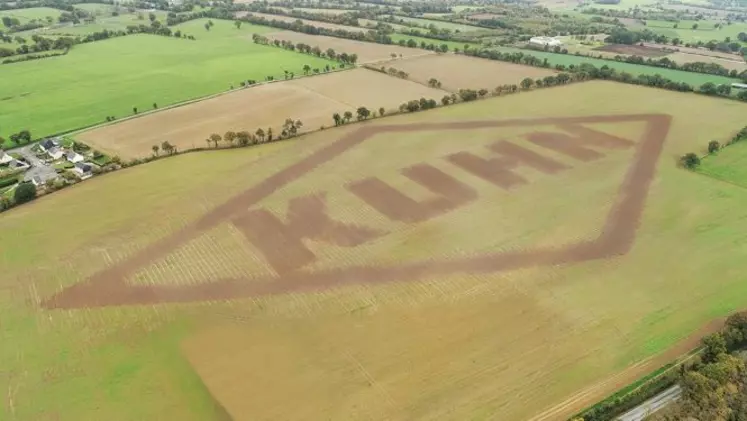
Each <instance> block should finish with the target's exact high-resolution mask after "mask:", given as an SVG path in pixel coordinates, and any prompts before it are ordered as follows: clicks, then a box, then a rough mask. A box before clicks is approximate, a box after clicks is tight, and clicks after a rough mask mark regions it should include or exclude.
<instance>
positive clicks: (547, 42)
mask: <svg viewBox="0 0 747 421" xmlns="http://www.w3.org/2000/svg"><path fill="white" fill-rule="evenodd" d="M529 43H530V44H534V45H539V46H542V47H544V46H548V47H560V46H561V45H563V43H562V42H561V41H560V40H559V39H556V38H553V37H532V38H531V39H529Z"/></svg>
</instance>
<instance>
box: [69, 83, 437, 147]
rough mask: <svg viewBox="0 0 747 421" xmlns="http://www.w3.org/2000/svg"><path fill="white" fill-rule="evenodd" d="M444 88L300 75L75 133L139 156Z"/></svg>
mask: <svg viewBox="0 0 747 421" xmlns="http://www.w3.org/2000/svg"><path fill="white" fill-rule="evenodd" d="M443 95H444V92H443V91H441V90H437V89H431V88H428V87H425V86H422V85H420V84H417V83H412V82H408V81H406V80H402V79H398V78H393V77H389V76H387V75H384V74H381V73H378V72H372V71H370V70H366V69H353V70H346V71H339V72H334V73H330V74H325V75H319V76H311V77H299V78H296V79H294V80H288V81H283V82H279V83H268V84H263V85H260V86H254V87H251V88H246V89H239V90H236V91H233V92H230V93H227V94H225V95H220V96H216V97H213V98H209V99H205V100H202V101H197V102H193V103H191V104H187V105H184V106H180V107H176V108H171V109H168V110H162V111H159V112H155V113H152V114H147V115H143V116H140V117H137V118H133V119H129V120H124V121H121V122H118V123H116V124H111V125H107V126H102V127H99V128H95V129H92V130H89V131H86V132H84V133H81V134H79V135H78V136H77V137H79V138H80V140H81V141H83V142H86V143H87V144H89V145H92V146H95V147H96V148H97V149H100V150H103V151H106V152H109V153H111V154H113V155H119V156H121V157H142V156H148V155H150V154H151V153H152V151H151V147H152V145H160V144H161V143H162V142H164V141H168V142H169V143H171V144H172V145H175V146H177V147H178V148H179V150H182V151H183V150H186V149H193V148H200V147H202V148H205V147H208V145H207V143H206V142H205V139H206V138H207V137H208V136H210V135H211V134H212V133H218V134H221V135H222V134H223V133H225V132H226V131H227V130H232V131H235V132H239V131H242V130H247V131H249V132H250V133H254V132H255V131H256V130H257V128H259V127H262V128H263V129H265V130H267V128H268V127H271V128H272V130H273V131H274V132H275V133H280V131H281V127H280V126H281V125H282V124H283V122H284V121H285V119H286V118H293V119H300V120H301V121H303V123H304V127H303V129H302V130H303V131H305V130H316V129H318V128H319V127H320V126H322V125H324V126H331V125H332V124H334V123H333V121H332V114H333V113H340V114H342V113H343V112H345V111H352V112H353V114H355V110H356V108H357V107H360V106H366V107H368V109H370V110H371V111H375V110H378V109H379V108H382V107H383V108H384V109H385V110H387V111H389V110H392V109H396V108H397V107H398V106H399V104H401V103H402V102H404V101H408V100H411V99H416V98H421V97H425V98H433V99H436V100H438V99H440V98H441V97H442V96H443Z"/></svg>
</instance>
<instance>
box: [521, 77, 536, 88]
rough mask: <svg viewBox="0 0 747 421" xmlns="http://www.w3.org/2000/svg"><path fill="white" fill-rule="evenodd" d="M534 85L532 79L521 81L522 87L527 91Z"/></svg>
mask: <svg viewBox="0 0 747 421" xmlns="http://www.w3.org/2000/svg"><path fill="white" fill-rule="evenodd" d="M532 85H534V81H533V80H532V79H531V78H525V79H524V80H522V81H521V87H522V88H523V89H525V90H527V89H529V88H531V87H532Z"/></svg>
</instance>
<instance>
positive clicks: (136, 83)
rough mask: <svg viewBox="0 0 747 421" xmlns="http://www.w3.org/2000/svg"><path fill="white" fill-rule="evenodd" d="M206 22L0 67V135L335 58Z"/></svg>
mask: <svg viewBox="0 0 747 421" xmlns="http://www.w3.org/2000/svg"><path fill="white" fill-rule="evenodd" d="M205 22H206V20H197V21H191V22H188V23H185V24H183V25H180V26H178V27H176V28H174V29H180V30H182V31H183V32H186V33H189V34H193V35H194V36H195V37H196V38H197V41H190V40H184V39H175V38H169V37H162V36H155V35H131V36H126V37H121V38H115V39H110V40H106V41H101V42H95V43H90V44H84V45H79V46H76V47H75V48H74V49H73V50H72V51H71V52H70V54H68V55H66V56H63V57H55V58H51V59H45V60H35V61H30V62H24V63H17V64H11V65H5V66H2V68H1V69H0V72H2V74H3V77H1V78H0V92H2V96H3V97H7V98H10V99H6V100H4V101H0V136H3V137H5V138H7V136H8V134H10V133H15V132H17V131H19V130H22V129H26V128H28V129H30V130H31V131H32V134H33V135H34V136H35V137H37V138H38V137H41V136H44V135H49V134H52V133H57V132H61V131H67V130H73V129H76V128H80V127H84V126H88V125H92V124H97V123H103V122H104V121H105V118H106V117H107V116H115V117H117V118H122V117H126V116H129V115H132V113H133V111H132V108H133V107H137V108H138V109H139V110H140V111H146V110H150V109H152V108H153V107H152V104H153V103H157V104H158V106H159V107H163V106H166V105H169V104H173V103H176V102H180V101H184V100H187V99H191V98H196V97H201V96H205V95H209V94H213V93H217V92H222V91H226V90H228V89H229V88H230V87H231V86H232V85H233V86H235V87H238V86H239V82H240V81H241V80H247V79H255V80H260V81H261V80H264V79H265V77H266V76H269V75H272V76H275V77H281V76H282V75H283V71H284V70H288V71H293V72H295V73H297V74H301V73H302V69H303V66H304V65H306V64H308V65H310V66H312V67H320V68H322V67H324V66H325V65H327V64H336V63H331V62H329V61H326V60H323V59H319V58H316V57H311V56H308V55H305V54H299V53H294V52H290V51H286V50H283V49H280V48H275V47H269V46H262V45H256V44H254V43H252V42H251V34H252V33H255V32H268V31H270V30H272V28H266V27H258V26H253V25H248V24H245V25H243V26H242V27H241V29H240V30H238V29H236V28H235V27H234V25H233V22H231V21H219V20H213V22H215V26H214V27H213V28H212V29H211V30H210V31H209V32H208V31H206V30H205V28H204V27H203V25H204V23H205Z"/></svg>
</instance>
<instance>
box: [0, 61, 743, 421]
mask: <svg viewBox="0 0 747 421" xmlns="http://www.w3.org/2000/svg"><path fill="white" fill-rule="evenodd" d="M347 73H352V72H346V73H345V74H347ZM342 74H343V73H341V74H340V75H342ZM324 78H326V76H325V77H319V78H309V79H304V80H303V81H304V82H306V81H308V82H309V83H311V82H313V81H315V80H317V81H318V80H323V79H324ZM297 82H301V81H300V80H299V81H297ZM403 83H405V82H403ZM331 86H332V84H330V88H329V89H331ZM364 87H366V88H368V89H370V90H374V89H375V86H371V87H367V86H365V85H364ZM346 95H349V97H350V98H352V99H347V100H345V101H355V98H357V97H358V96H360V95H361V94H360V92H356V91H354V90H352V89H348V90H347V92H346ZM377 95H383V94H379V93H377ZM569 98H570V99H571V100H569ZM353 103H354V104H357V101H355V102H353ZM746 113H747V104H742V103H737V102H733V101H726V100H723V99H717V98H708V97H703V96H696V95H692V94H682V93H675V92H669V91H664V90H658V89H651V88H644V87H640V86H631V85H623V84H617V83H613V82H602V81H593V82H588V83H580V84H575V85H570V86H566V87H559V88H553V89H543V90H536V91H532V92H528V93H520V94H517V95H511V96H507V97H503V98H494V99H489V100H485V101H475V102H472V103H468V104H463V105H457V106H453V107H447V108H439V109H437V110H433V111H428V112H420V113H415V114H407V115H400V116H396V117H392V118H387V119H379V120H374V121H371V122H368V123H364V124H360V125H350V126H345V127H342V128H337V129H329V130H324V131H321V132H317V133H314V134H311V135H308V136H303V137H300V138H298V139H295V140H291V141H288V142H279V143H274V144H271V145H265V146H260V147H255V148H247V149H238V150H227V151H217V152H209V153H208V152H205V153H195V154H188V155H184V156H181V157H177V158H173V159H166V160H162V161H159V162H156V163H152V164H146V165H142V166H138V167H135V168H131V169H127V170H124V171H121V172H118V173H114V174H110V175H107V176H104V177H99V178H94V179H93V180H90V181H87V182H85V183H82V184H80V185H77V186H75V187H72V188H68V189H65V190H63V191H61V192H58V193H55V194H53V195H50V196H47V197H44V198H42V199H40V200H38V201H36V202H34V203H32V204H29V205H24V206H21V207H19V208H17V209H14V210H12V211H10V212H8V213H5V214H3V216H2V218H0V232H2V233H3V241H2V242H0V273H2V274H3V275H2V276H0V291H2V293H1V294H0V320H2V326H3V329H0V343H2V344H3V345H4V346H1V347H0V361H3V374H4V375H3V376H0V390H2V391H4V392H3V393H4V395H3V402H4V403H5V402H9V400H7V399H8V397H10V398H11V400H12V403H13V404H12V405H7V404H5V405H0V419H3V420H5V419H8V420H18V421H27V420H28V421H31V420H33V421H36V420H44V419H55V420H58V421H80V420H159V419H175V420H180V421H221V420H226V419H234V420H236V421H245V420H252V421H256V420H283V421H295V420H304V421H306V420H320V419H324V420H331V421H364V420H392V421H425V420H436V419H437V420H445V421H463V420H477V419H482V420H487V419H494V420H511V421H514V420H517V421H523V420H528V419H533V420H535V421H539V420H542V421H555V420H563V419H567V417H568V416H569V415H571V414H572V413H573V412H575V411H576V410H577V409H580V408H581V407H583V406H586V405H588V404H589V403H592V402H595V401H596V400H597V399H599V398H600V397H602V396H605V395H606V394H608V393H610V392H611V391H613V390H615V389H616V388H617V387H619V386H620V385H623V384H627V383H628V382H630V381H631V380H633V379H635V378H636V377H638V376H640V375H642V374H643V373H646V372H647V371H649V370H653V369H655V368H657V367H658V366H659V365H660V364H662V362H663V361H668V359H669V358H671V357H672V356H673V355H672V354H671V352H670V351H668V350H671V349H673V348H672V347H673V346H674V345H675V344H678V343H680V341H681V340H682V339H684V338H690V340H689V343H696V341H697V338H696V337H693V338H691V337H690V335H691V334H692V333H693V332H696V331H698V329H699V328H700V327H701V326H703V325H705V324H706V323H707V322H708V321H710V320H712V319H714V318H717V317H722V316H724V315H726V314H728V313H729V312H731V311H734V310H736V309H741V308H744V307H745V301H746V300H745V297H746V296H747V282H746V281H747V279H745V275H744V261H745V259H747V250H746V249H745V247H744V246H743V245H744V232H746V231H747V189H745V188H743V187H741V186H737V185H734V184H730V183H723V182H719V181H716V180H713V179H712V178H710V177H703V176H701V175H699V174H695V173H692V172H689V171H685V170H683V169H680V168H678V167H677V166H676V160H677V157H679V156H680V155H682V154H683V153H686V152H690V151H697V150H700V149H701V148H703V147H704V146H705V145H706V144H707V142H708V141H709V140H714V139H715V140H720V141H724V140H725V139H727V138H729V137H730V136H731V135H732V134H733V133H734V131H736V130H738V129H739V128H741V127H742V126H744V124H745V121H744V116H745V115H746ZM703 115H707V116H709V118H702V116H703ZM133 121H136V120H133ZM470 122H483V123H480V124H482V125H477V124H470ZM452 123H455V124H452ZM362 135H368V136H369V137H367V138H362V137H361V136H362ZM543 139H544V141H543ZM548 139H549V140H553V139H554V140H555V142H550V143H548V142H546V141H547V140H548ZM582 141H583V142H590V143H584V144H583V146H581V144H580V142H582ZM543 142H544V143H543ZM512 145H513V146H512ZM543 145H544V146H543ZM553 145H555V146H558V145H570V146H571V147H569V148H564V147H558V148H553V147H552V146H553ZM572 146H576V147H575V148H573V147H572ZM730 152H731V151H729V150H725V151H723V154H724V157H726V156H727V155H726V154H728V153H730ZM504 155H508V156H512V157H514V158H512V159H510V160H501V159H500V157H501V156H504ZM720 157H721V156H720V155H719V156H718V157H716V158H720ZM494 158H497V159H494ZM517 160H518V161H517ZM516 162H518V164H517V165H516V166H514V165H512V163H516ZM496 170H500V171H496ZM511 181H512V182H513V184H512V185H513V187H511V188H509V187H507V186H508V184H507V183H509V182H511ZM326 218H329V219H326ZM330 220H331V221H337V223H331V222H329V221H330ZM71 230H72V231H73V232H74V234H70V232H71ZM280 233H284V234H288V235H287V236H285V237H283V236H281V234H280ZM290 234H298V235H299V236H300V237H294V236H291V235H290ZM51 239H54V241H51ZM294 239H298V241H299V242H302V243H301V245H300V246H299V243H298V242H296V241H295V240H294ZM275 240H277V242H275ZM283 240H288V242H282V241H283ZM273 245H277V246H278V247H277V248H275V247H273ZM574 246H577V247H578V248H575V249H574V248H573V247H574ZM613 246H614V247H613ZM610 247H612V248H611V249H610ZM554 250H555V251H563V252H562V253H561V254H557V253H555V252H554ZM600 251H602V252H604V253H601V252H600ZM571 252H574V253H575V252H579V253H580V254H573V256H575V257H574V258H575V259H577V260H562V259H560V260H558V259H559V256H560V257H563V256H565V257H568V256H569V255H571V254H572V253H571ZM546 253H547V254H546ZM506 265H508V266H506ZM392 268H395V269H397V268H400V269H397V270H394V271H393V270H392ZM402 268H404V269H402ZM289 269H290V271H289ZM278 274H279V275H278ZM714 279H715V280H717V282H714ZM383 281H388V282H383ZM73 286H74V287H73ZM71 287H72V288H71ZM173 301H182V302H179V303H173ZM116 304H119V305H116ZM96 305H97V306H98V307H96ZM55 306H60V307H63V308H57V307H55ZM674 349H675V350H677V349H678V348H674ZM7 391H10V394H8V392H7ZM213 399H215V400H216V401H218V402H219V403H220V407H222V409H220V408H219V407H218V405H216V404H215V403H214V402H213ZM289 402H292V405H289Z"/></svg>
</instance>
